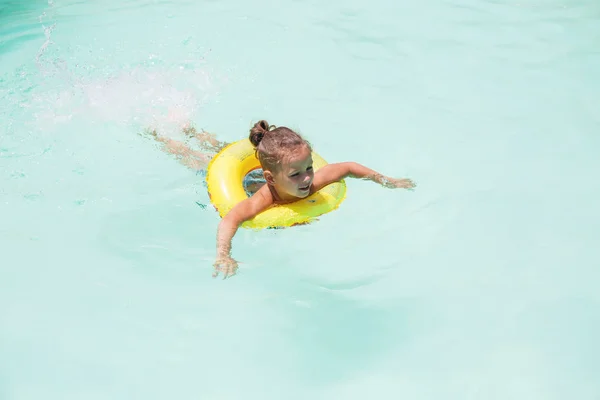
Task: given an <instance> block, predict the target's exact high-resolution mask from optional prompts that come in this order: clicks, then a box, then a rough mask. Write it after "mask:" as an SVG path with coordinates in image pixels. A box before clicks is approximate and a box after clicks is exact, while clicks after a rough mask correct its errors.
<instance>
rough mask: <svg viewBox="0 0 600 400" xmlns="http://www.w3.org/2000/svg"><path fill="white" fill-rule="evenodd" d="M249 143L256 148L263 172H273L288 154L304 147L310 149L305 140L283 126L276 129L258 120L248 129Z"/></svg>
mask: <svg viewBox="0 0 600 400" xmlns="http://www.w3.org/2000/svg"><path fill="white" fill-rule="evenodd" d="M250 142H251V143H252V145H253V146H254V147H255V148H256V157H257V158H258V160H259V161H260V165H261V166H262V168H263V170H274V169H276V168H277V167H278V166H279V165H280V164H281V162H282V161H283V160H284V159H285V157H286V156H288V155H289V154H290V153H292V152H294V151H295V150H296V149H298V148H300V147H303V146H306V147H307V148H308V149H309V151H312V147H311V145H310V143H309V142H308V141H306V139H304V138H303V137H302V136H300V135H299V134H298V133H296V132H294V131H293V130H291V129H290V128H286V127H285V126H280V127H276V126H275V125H269V123H268V122H267V121H265V120H264V119H263V120H260V121H258V122H257V123H255V124H254V126H253V127H252V128H251V129H250Z"/></svg>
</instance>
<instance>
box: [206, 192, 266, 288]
mask: <svg viewBox="0 0 600 400" xmlns="http://www.w3.org/2000/svg"><path fill="white" fill-rule="evenodd" d="M272 204H273V196H272V195H271V192H270V191H269V188H268V187H267V185H264V186H263V187H262V188H260V189H259V190H258V191H257V192H256V193H255V194H254V195H253V196H252V197H250V198H248V199H246V200H244V201H242V202H240V203H238V204H237V205H236V206H235V207H233V208H232V209H231V211H229V213H227V215H225V217H223V219H222V220H221V222H219V227H218V229H217V260H216V262H215V264H214V267H215V272H214V274H213V277H216V276H217V275H218V274H219V271H222V272H223V279H225V278H227V277H228V276H230V275H234V274H235V271H236V270H237V262H236V261H235V260H234V259H233V258H231V255H230V253H231V241H232V239H233V237H234V236H235V233H236V232H237V230H238V228H239V227H240V225H241V224H242V223H243V222H244V221H247V220H249V219H251V218H253V217H254V216H256V215H258V214H260V213H261V212H262V211H264V210H266V209H267V208H268V207H269V206H271V205H272Z"/></svg>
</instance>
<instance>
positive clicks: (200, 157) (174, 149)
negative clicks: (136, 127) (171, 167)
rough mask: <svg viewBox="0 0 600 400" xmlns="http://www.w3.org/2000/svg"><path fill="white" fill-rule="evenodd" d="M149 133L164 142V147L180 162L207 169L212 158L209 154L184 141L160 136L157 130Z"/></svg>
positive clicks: (195, 167) (192, 167)
mask: <svg viewBox="0 0 600 400" xmlns="http://www.w3.org/2000/svg"><path fill="white" fill-rule="evenodd" d="M149 133H150V135H151V136H153V137H154V140H156V141H157V142H160V143H162V144H163V149H164V150H165V151H166V152H167V153H170V154H173V155H174V156H175V157H176V158H177V160H178V161H179V162H181V163H182V164H183V165H185V166H186V167H188V168H191V169H193V170H196V171H199V170H201V169H206V167H207V166H208V163H209V162H210V160H211V158H212V157H211V156H210V155H209V154H206V153H202V152H200V151H194V150H192V149H190V148H189V147H188V146H187V145H186V144H185V143H183V142H180V141H177V140H173V139H169V138H166V137H163V136H159V135H158V134H157V133H156V131H155V130H152V131H150V132H149Z"/></svg>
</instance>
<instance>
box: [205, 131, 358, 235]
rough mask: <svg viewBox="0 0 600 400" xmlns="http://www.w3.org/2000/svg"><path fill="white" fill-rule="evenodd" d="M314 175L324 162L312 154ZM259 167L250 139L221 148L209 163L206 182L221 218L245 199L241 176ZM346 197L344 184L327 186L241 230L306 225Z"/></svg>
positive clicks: (266, 213) (278, 207)
mask: <svg viewBox="0 0 600 400" xmlns="http://www.w3.org/2000/svg"><path fill="white" fill-rule="evenodd" d="M312 159H313V168H314V169H315V172H316V171H317V170H319V168H322V167H323V166H324V165H327V162H326V161H325V160H324V159H323V158H322V157H321V156H319V155H318V154H316V153H315V152H313V153H312ZM258 168H261V166H260V163H259V161H258V159H257V158H256V155H255V149H254V147H253V146H252V143H250V140H248V139H243V140H240V141H237V142H234V143H231V144H229V145H228V146H226V147H225V148H223V149H222V150H221V151H220V152H219V153H218V154H217V155H216V156H215V157H214V158H213V159H212V160H211V161H210V163H209V164H208V169H207V172H206V182H207V186H208V194H209V196H210V201H211V202H212V203H213V205H214V207H215V208H216V209H217V211H218V212H219V215H220V216H221V218H222V217H224V216H225V215H227V213H228V212H229V211H230V210H231V209H232V208H233V207H234V206H235V205H236V204H238V203H239V202H241V201H242V200H244V199H247V198H248V195H247V194H246V191H245V190H244V184H243V181H244V177H245V176H246V175H247V174H248V173H249V172H251V171H253V170H255V169H258ZM345 197H346V183H345V182H344V181H340V182H335V183H332V184H330V185H327V186H326V187H324V188H323V189H321V190H319V191H318V192H317V193H313V194H312V195H310V196H308V197H306V198H304V199H300V200H298V201H296V202H293V203H289V204H284V205H276V206H273V207H270V208H269V209H267V210H265V211H263V212H262V213H260V214H259V215H257V216H255V217H254V218H253V219H251V220H248V221H246V222H244V223H243V224H242V227H244V228H251V229H263V228H281V227H289V226H293V225H299V224H305V223H309V222H310V221H311V220H313V219H315V218H316V217H318V216H319V215H322V214H325V213H328V212H330V211H333V210H335V209H336V208H337V207H338V206H339V205H340V203H341V202H342V201H343V200H344V198H345Z"/></svg>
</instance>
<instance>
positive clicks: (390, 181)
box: [381, 177, 417, 190]
mask: <svg viewBox="0 0 600 400" xmlns="http://www.w3.org/2000/svg"><path fill="white" fill-rule="evenodd" d="M381 184H382V185H383V186H385V187H386V188H390V189H395V188H400V189H409V190H412V189H414V187H415V186H417V185H416V184H415V183H414V182H413V181H411V180H410V179H407V178H405V179H396V178H389V177H385V178H384V179H383V182H381Z"/></svg>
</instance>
